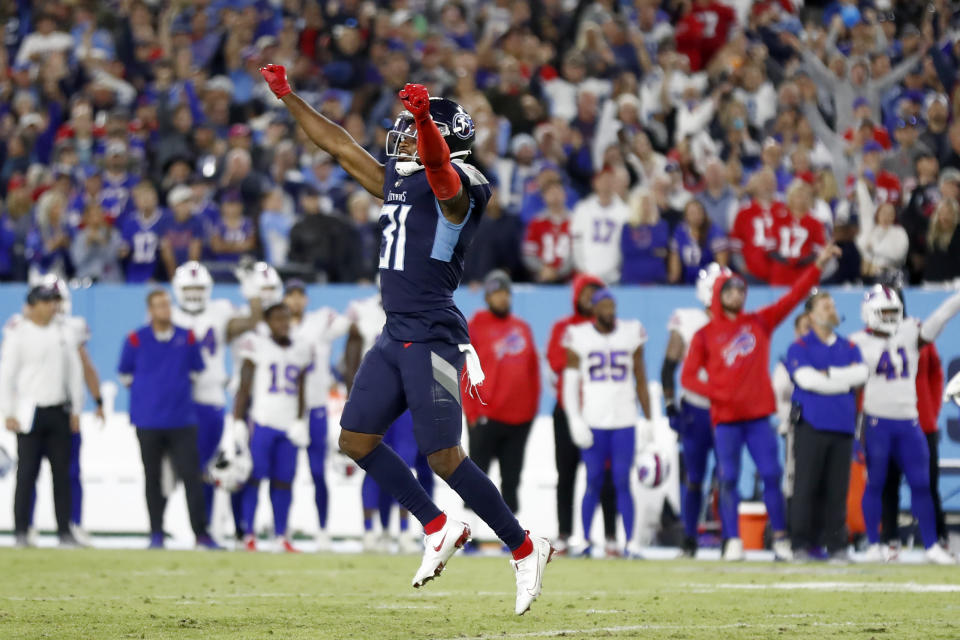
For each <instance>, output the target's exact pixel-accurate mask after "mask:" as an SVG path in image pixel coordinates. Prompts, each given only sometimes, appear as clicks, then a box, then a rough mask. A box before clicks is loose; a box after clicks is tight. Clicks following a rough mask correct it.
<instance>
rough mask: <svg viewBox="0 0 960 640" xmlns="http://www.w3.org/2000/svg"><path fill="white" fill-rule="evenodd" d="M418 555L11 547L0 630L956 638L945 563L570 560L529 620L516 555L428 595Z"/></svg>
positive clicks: (452, 578)
mask: <svg viewBox="0 0 960 640" xmlns="http://www.w3.org/2000/svg"><path fill="white" fill-rule="evenodd" d="M418 562H419V559H418V558H416V557H411V556H403V557H389V556H349V555H307V554H304V555H299V556H280V555H271V554H244V553H196V552H172V551H171V552H143V551H104V550H101V551H94V550H86V551H59V550H35V549H31V550H14V549H0V638H3V639H4V640H8V639H14V638H56V639H66V638H95V639H97V640H100V639H104V638H204V639H208V638H229V639H231V640H238V639H241V638H283V639H287V638H311V639H315V638H377V639H380V638H384V639H386V638H474V637H485V638H498V639H499V638H504V639H506V638H551V637H565V638H671V639H684V638H691V639H693V638H698V639H699V638H704V639H710V640H716V639H727V638H816V639H818V640H819V639H822V638H845V639H847V638H878V639H880V638H924V639H930V638H958V637H960V592H958V590H957V589H958V587H960V573H958V571H957V569H956V568H950V567H945V568H941V567H926V566H862V565H861V566H848V567H835V566H827V565H817V566H811V565H773V564H759V563H741V564H737V565H730V564H722V563H719V562H692V561H674V562H647V561H640V560H629V561H611V560H580V559H568V558H561V559H558V560H556V561H555V562H553V563H552V564H550V565H549V566H548V568H547V572H546V578H545V583H544V592H543V595H542V596H541V598H540V600H539V601H537V602H536V603H534V608H533V610H532V611H530V612H529V613H527V615H525V616H523V617H522V618H519V617H517V616H515V615H513V592H514V578H513V572H512V570H511V569H510V566H509V564H508V562H507V560H506V559H500V558H475V557H474V558H470V557H456V558H454V560H453V561H452V562H451V564H450V566H449V567H448V568H447V570H446V572H445V573H444V575H443V577H441V578H440V579H439V580H436V581H434V582H432V583H430V584H429V585H427V586H426V587H425V588H424V589H423V590H421V591H416V590H414V589H412V588H411V587H410V579H411V577H412V575H413V572H414V570H415V569H416V567H417V563H418ZM802 584H806V585H808V587H809V586H810V585H812V584H817V585H818V586H817V587H816V588H798V587H799V586H800V585H802ZM924 585H926V591H925V592H919V593H918V592H916V591H919V589H920V588H923V586H924Z"/></svg>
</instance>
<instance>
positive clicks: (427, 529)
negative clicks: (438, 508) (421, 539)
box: [423, 513, 447, 535]
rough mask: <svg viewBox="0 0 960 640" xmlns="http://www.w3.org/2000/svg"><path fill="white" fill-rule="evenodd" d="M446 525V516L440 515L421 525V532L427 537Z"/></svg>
mask: <svg viewBox="0 0 960 640" xmlns="http://www.w3.org/2000/svg"><path fill="white" fill-rule="evenodd" d="M445 524H447V514H445V513H441V514H440V515H438V516H437V517H436V518H434V519H433V520H431V521H430V522H428V523H427V524H425V525H423V532H424V533H425V534H427V535H430V534H431V533H436V532H437V531H440V529H443V525H445Z"/></svg>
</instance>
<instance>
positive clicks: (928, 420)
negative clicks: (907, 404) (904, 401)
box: [917, 343, 943, 433]
mask: <svg viewBox="0 0 960 640" xmlns="http://www.w3.org/2000/svg"><path fill="white" fill-rule="evenodd" d="M942 404H943V365H942V364H941V362H940V355H939V354H938V353H937V348H936V347H935V346H934V345H933V343H930V344H926V345H924V346H923V348H922V349H920V361H919V362H918V363H917V412H918V413H919V414H920V428H921V429H923V432H924V433H936V431H937V416H938V415H940V407H941V406H942Z"/></svg>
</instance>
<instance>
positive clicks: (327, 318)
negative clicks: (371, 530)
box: [283, 280, 350, 551]
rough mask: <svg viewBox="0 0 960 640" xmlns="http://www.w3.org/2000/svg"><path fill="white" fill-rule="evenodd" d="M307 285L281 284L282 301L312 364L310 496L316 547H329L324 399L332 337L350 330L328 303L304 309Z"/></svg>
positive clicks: (308, 392)
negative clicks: (315, 523) (316, 524)
mask: <svg viewBox="0 0 960 640" xmlns="http://www.w3.org/2000/svg"><path fill="white" fill-rule="evenodd" d="M308 302H309V301H308V299H307V291H306V286H305V285H304V284H303V282H301V281H300V280H290V281H288V282H287V283H286V286H285V288H284V295H283V303H284V304H285V305H287V308H289V309H290V314H291V321H292V325H293V326H292V328H291V337H292V338H293V341H294V342H299V343H303V344H305V345H307V346H308V347H309V348H310V352H311V358H312V361H313V364H312V365H311V366H310V368H309V369H308V370H307V377H306V380H305V381H304V396H305V402H306V410H307V413H308V415H309V420H308V426H309V444H308V445H307V459H308V460H309V461H310V475H311V476H313V497H314V501H315V502H316V505H317V516H318V517H319V520H320V531H319V533H318V534H317V538H316V542H317V550H319V551H327V550H329V548H330V536H329V535H328V534H327V481H326V476H325V474H324V463H325V462H326V459H327V400H328V399H329V397H330V387H331V385H332V384H333V380H332V377H331V374H330V350H331V347H332V344H333V341H334V340H336V339H338V338H341V337H343V336H345V335H346V334H347V331H349V330H350V320H348V319H347V317H346V316H343V315H341V314H340V313H338V312H337V311H336V310H335V309H331V308H330V307H321V308H320V309H315V310H313V311H307V304H308Z"/></svg>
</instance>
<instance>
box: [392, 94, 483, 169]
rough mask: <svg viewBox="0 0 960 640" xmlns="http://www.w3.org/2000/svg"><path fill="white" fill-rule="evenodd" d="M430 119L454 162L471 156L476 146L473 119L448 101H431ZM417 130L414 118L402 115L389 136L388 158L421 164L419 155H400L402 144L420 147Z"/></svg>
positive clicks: (432, 99) (438, 99)
mask: <svg viewBox="0 0 960 640" xmlns="http://www.w3.org/2000/svg"><path fill="white" fill-rule="evenodd" d="M430 118H431V119H432V120H433V122H434V123H435V124H436V125H437V129H438V130H439V131H440V135H441V136H443V139H444V140H445V141H446V143H447V147H448V148H449V149H450V157H451V158H463V157H466V156H467V155H469V154H470V147H471V146H473V140H474V135H475V132H474V125H473V118H471V117H470V114H469V113H467V112H466V111H465V110H464V108H463V107H461V106H460V105H459V104H457V103H456V102H454V101H452V100H447V99H446V98H439V97H433V98H430ZM416 139H417V130H416V125H415V122H414V119H413V114H411V113H410V112H409V111H401V112H400V114H399V115H398V116H397V119H396V120H395V121H394V123H393V127H392V128H391V129H390V131H388V132H387V140H386V144H385V151H386V154H387V157H388V158H397V159H399V160H405V161H413V162H418V161H419V159H418V158H417V153H416V151H414V153H413V154H412V155H411V154H409V153H402V152H401V151H400V142H401V141H402V140H410V141H412V142H413V143H414V145H416Z"/></svg>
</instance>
